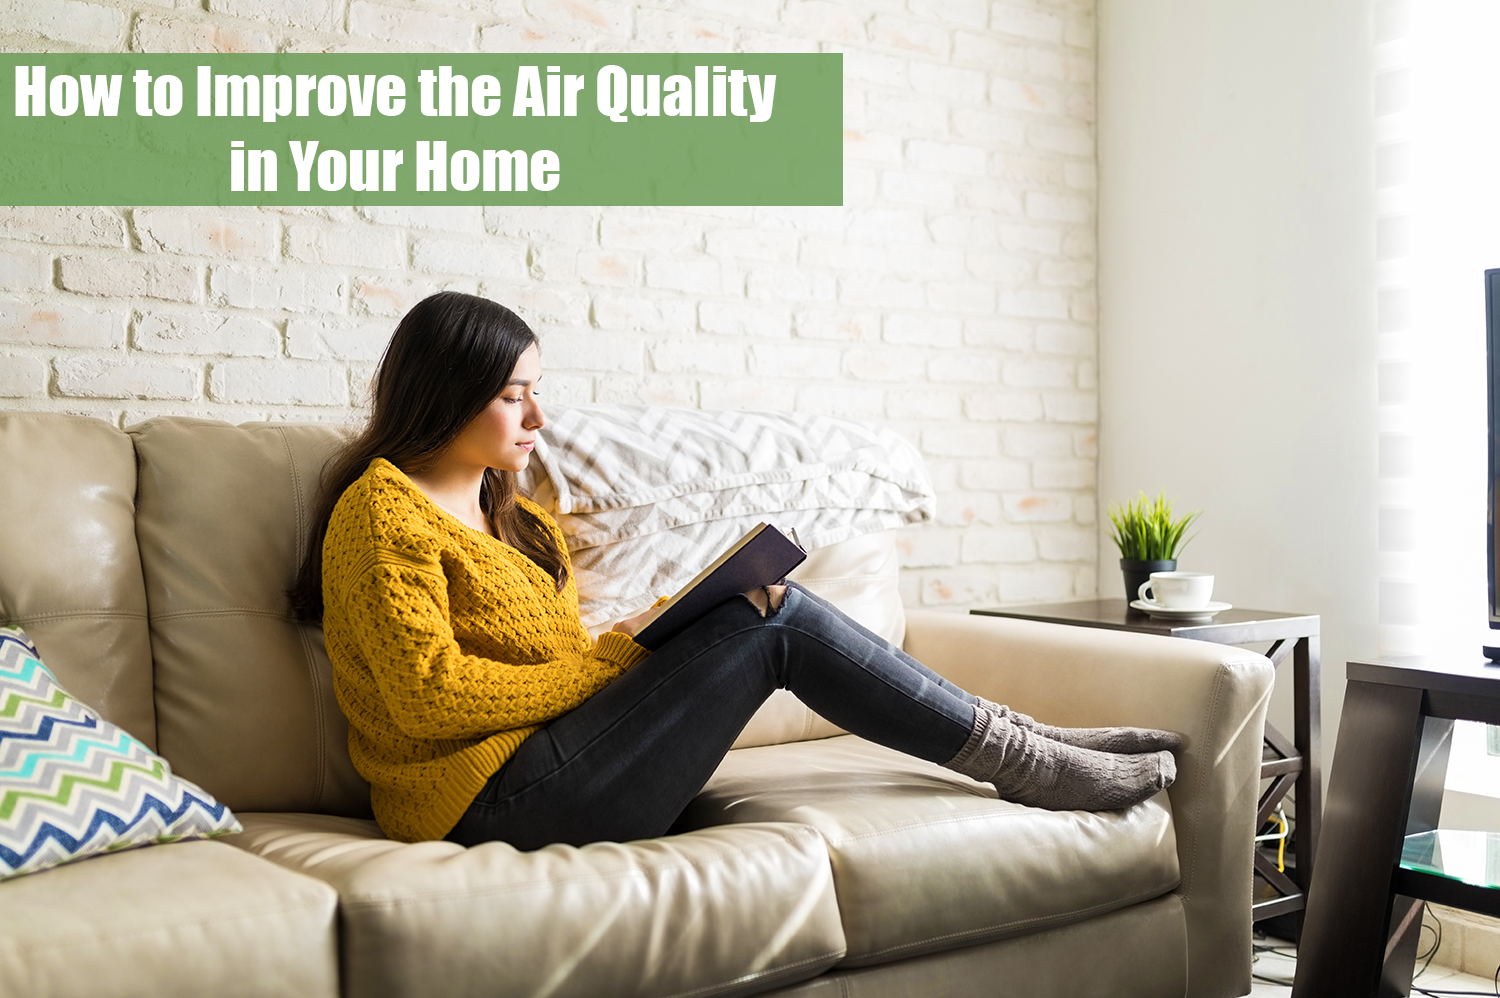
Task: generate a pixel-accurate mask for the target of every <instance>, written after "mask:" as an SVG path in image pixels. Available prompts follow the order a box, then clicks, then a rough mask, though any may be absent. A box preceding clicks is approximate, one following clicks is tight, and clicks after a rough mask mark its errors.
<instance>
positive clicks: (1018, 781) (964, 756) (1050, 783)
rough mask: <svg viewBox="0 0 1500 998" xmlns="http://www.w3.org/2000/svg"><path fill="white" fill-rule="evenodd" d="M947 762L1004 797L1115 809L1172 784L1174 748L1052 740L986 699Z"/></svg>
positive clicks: (1067, 807) (1068, 807)
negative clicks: (1135, 749) (1140, 749)
mask: <svg viewBox="0 0 1500 998" xmlns="http://www.w3.org/2000/svg"><path fill="white" fill-rule="evenodd" d="M947 765H948V768H949V769H952V770H956V771H957V772H960V773H962V774H964V775H965V776H967V777H970V778H971V779H975V780H979V781H981V782H985V783H993V784H994V785H995V789H996V790H997V791H999V794H1000V797H1001V799H1002V800H1009V801H1015V802H1016V803H1018V804H1025V805H1027V806H1028V807H1044V808H1047V809H1048V810H1051V811H1112V810H1114V809H1116V808H1122V807H1129V806H1130V805H1132V804H1136V803H1139V802H1140V801H1143V800H1145V799H1146V798H1147V797H1150V796H1151V795H1152V794H1154V793H1156V792H1157V791H1159V790H1164V789H1166V788H1167V787H1169V786H1171V785H1172V781H1173V780H1174V779H1176V777H1177V763H1176V761H1175V760H1174V759H1173V758H1172V753H1170V752H1166V751H1161V752H1144V753H1139V754H1135V755H1120V754H1117V753H1113V752H1098V751H1095V750H1094V749H1087V748H1079V747H1078V746H1076V745H1068V744H1065V743H1063V742H1058V741H1053V740H1052V739H1050V738H1047V737H1044V736H1043V735H1040V734H1038V733H1037V732H1035V731H1033V730H1031V729H1030V728H1027V727H1025V726H1023V725H1021V724H1019V723H1017V722H1016V721H1015V719H1014V717H1013V716H1012V715H1011V714H1010V713H1009V712H1007V713H1005V714H1000V713H998V712H996V711H993V710H990V709H989V708H988V707H986V706H984V704H982V703H981V704H977V705H976V706H975V707H974V730H973V731H972V732H970V733H969V740H968V741H967V742H965V743H964V747H963V748H962V749H960V750H959V752H958V755H956V756H954V757H953V758H952V759H951V760H949V762H948V764H947Z"/></svg>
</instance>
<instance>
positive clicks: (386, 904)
mask: <svg viewBox="0 0 1500 998" xmlns="http://www.w3.org/2000/svg"><path fill="white" fill-rule="evenodd" d="M786 824H793V823H791V822H786ZM719 827H733V826H719ZM798 827H802V828H806V829H807V830H808V831H807V832H806V833H805V834H803V833H795V832H794V833H790V835H789V834H788V833H783V832H781V831H780V830H771V829H767V831H770V832H771V834H774V835H776V836H777V837H778V838H780V839H781V841H782V842H784V843H785V844H787V845H801V844H802V843H801V842H798V841H796V840H795V839H794V838H792V837H790V836H797V837H798V838H804V839H805V838H818V839H822V836H821V834H820V833H819V832H818V831H817V829H815V828H812V827H811V826H808V825H800V826H798ZM825 841H826V840H825ZM768 848H770V846H769V844H768V845H757V846H750V847H745V846H739V845H737V846H734V847H732V848H731V849H730V850H729V851H732V852H734V853H735V854H736V855H737V856H743V855H745V854H747V853H750V852H756V851H764V850H766V849H768ZM257 855H259V854H257ZM825 855H826V852H825ZM262 858H264V859H270V858H271V857H269V856H263V857H262ZM723 859H724V857H723V856H714V857H712V858H711V859H704V860H692V859H685V860H682V861H680V862H677V863H674V864H672V865H671V866H658V867H655V868H653V869H652V870H651V871H650V872H651V873H654V874H659V873H672V872H675V871H678V870H683V869H688V868H692V869H695V870H696V869H702V868H704V867H706V866H709V865H714V864H717V863H719V862H722V860H723ZM288 869H293V870H294V872H299V873H307V874H308V875H309V876H316V874H314V873H312V872H311V871H310V870H306V869H303V868H300V867H299V868H291V867H288ZM645 873H646V871H643V870H622V871H619V872H617V873H609V874H594V875H591V876H576V877H566V878H557V877H549V878H547V879H545V880H531V881H525V882H517V883H510V884H497V885H495V886H493V887H487V888H483V889H475V888H465V889H463V890H462V891H458V892H455V891H442V892H429V893H423V894H416V893H410V894H407V895H406V896H405V897H401V898H390V899H380V900H376V899H373V898H370V899H361V898H350V899H347V900H345V899H344V895H343V892H342V891H340V892H339V898H340V904H347V905H350V906H351V907H358V908H366V909H386V908H389V909H394V908H403V907H406V906H408V905H411V904H431V903H433V902H436V901H442V900H444V899H447V898H452V897H464V898H471V897H496V896H502V895H506V894H513V893H516V892H518V891H524V890H531V889H535V888H538V887H544V886H547V885H550V884H590V883H610V882H613V881H618V880H622V879H626V878H629V877H633V876H640V875H644V874H645ZM831 879H832V875H831V873H830V880H831Z"/></svg>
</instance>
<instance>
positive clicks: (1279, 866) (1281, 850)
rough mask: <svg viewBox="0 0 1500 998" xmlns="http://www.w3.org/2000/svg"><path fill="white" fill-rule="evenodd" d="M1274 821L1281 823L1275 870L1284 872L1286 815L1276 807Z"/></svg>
mask: <svg viewBox="0 0 1500 998" xmlns="http://www.w3.org/2000/svg"><path fill="white" fill-rule="evenodd" d="M1276 821H1277V823H1278V824H1280V825H1281V841H1280V842H1278V843H1277V844H1276V870H1277V872H1279V873H1285V872H1286V836H1287V824H1286V815H1284V814H1282V813H1281V809H1280V808H1277V809H1276Z"/></svg>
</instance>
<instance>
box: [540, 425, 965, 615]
mask: <svg viewBox="0 0 1500 998" xmlns="http://www.w3.org/2000/svg"><path fill="white" fill-rule="evenodd" d="M548 419H549V422H548V424H547V426H546V427H544V428H543V429H542V431H541V433H540V434H539V440H538V444H537V448H536V452H535V455H536V457H537V458H538V460H537V461H534V462H532V466H531V468H530V469H528V470H527V472H526V473H525V474H523V475H522V478H521V486H522V488H523V489H525V490H528V491H529V492H530V493H531V494H532V497H533V498H534V499H535V500H536V501H537V502H538V503H540V504H541V505H542V507H543V508H545V509H547V511H548V512H550V513H551V514H552V515H553V516H554V517H556V518H557V521H558V524H559V525H560V526H561V527H562V530H563V534H564V536H565V537H566V538H567V542H568V549H569V551H570V552H571V553H572V557H573V567H574V570H575V572H576V573H577V577H578V589H579V605H580V610H581V611H582V614H583V619H584V623H585V624H587V625H589V626H594V625H596V624H598V623H601V622H603V621H606V620H610V619H613V618H616V617H620V616H624V615H626V614H630V613H634V612H636V611H638V610H640V609H643V608H644V607H646V606H648V605H650V603H651V602H652V601H653V600H654V599H655V598H656V597H657V596H659V595H668V594H670V593H672V592H675V591H676V590H677V589H678V588H680V587H681V586H682V585H683V584H684V583H686V582H687V581H688V580H689V579H691V578H692V577H693V576H694V575H696V574H697V573H698V572H699V571H700V570H701V569H702V567H703V565H704V564H706V563H707V562H708V561H711V560H712V559H713V558H714V557H716V556H717V555H718V553H719V552H720V551H722V550H723V549H724V548H727V547H728V546H729V545H730V544H731V543H733V542H734V541H735V540H737V539H738V538H739V537H740V535H742V534H743V533H744V532H745V531H746V530H748V529H750V528H751V527H753V526H754V525H755V524H756V523H758V522H759V521H761V520H766V521H768V522H771V523H774V524H776V525H777V526H778V527H781V528H782V529H783V530H787V529H789V528H790V529H794V530H796V532H797V536H798V538H799V539H800V540H801V541H802V544H803V545H804V546H805V547H808V548H816V547H824V546H826V545H829V544H835V543H837V542H839V541H842V540H846V539H848V538H850V537H856V536H859V535H860V534H865V533H869V532H872V531H876V530H884V529H887V528H890V527H898V526H901V525H903V524H907V523H917V522H920V521H922V520H928V519H931V518H932V517H933V515H934V513H935V510H936V497H935V496H934V494H933V490H932V483H931V481H930V480H929V479H928V476H927V470H926V468H925V466H924V465H923V463H922V457H921V454H920V453H918V451H917V449H916V447H914V446H913V445H912V444H911V443H910V441H908V440H906V439H905V438H904V437H902V436H901V435H900V434H897V433H896V432H894V431H892V430H887V429H884V428H881V427H877V426H871V425H868V424H864V423H856V422H851V421H849V420H843V419H835V418H833V417H829V416H813V415H808V414H803V413H773V412H711V411H705V410H699V409H673V408H666V407H658V406H652V407H645V406H615V405H581V406H572V407H567V408H556V409H549V411H548Z"/></svg>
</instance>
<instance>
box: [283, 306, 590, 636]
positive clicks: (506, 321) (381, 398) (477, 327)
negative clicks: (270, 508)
mask: <svg viewBox="0 0 1500 998" xmlns="http://www.w3.org/2000/svg"><path fill="white" fill-rule="evenodd" d="M536 342H537V338H536V334H535V333H533V332H532V331H531V327H530V326H528V325H526V323H525V322H524V321H523V320H522V319H521V317H520V316H518V315H516V314H515V313H514V312H512V311H511V310H510V309H508V308H506V307H505V306H504V305H500V304H498V303H496V302H492V301H490V300H489V299H487V298H478V297H475V296H474V295H467V294H462V293H460V292H457V291H443V292H440V293H439V294H435V295H432V296H431V297H429V298H424V299H422V300H421V301H419V302H418V303H417V304H416V305H415V306H413V307H412V310H411V311H410V312H407V313H406V315H405V316H404V317H403V318H402V319H401V322H400V324H399V325H397V326H396V332H395V334H394V335H393V336H391V342H390V343H388V344H387V345H386V348H385V355H384V356H383V357H381V359H380V367H379V369H378V370H377V371H376V372H375V382H374V399H373V404H372V406H371V412H370V422H369V424H368V425H367V426H366V427H365V429H364V431H363V432H362V433H360V434H359V436H357V437H355V438H354V439H353V440H352V441H350V443H349V444H348V445H347V446H345V447H344V449H343V450H342V451H340V452H339V453H338V454H337V455H335V456H334V457H333V459H332V460H330V461H329V462H328V464H327V466H326V467H325V468H324V470H323V481H322V489H321V492H320V493H319V495H318V501H317V504H316V506H314V508H313V518H312V530H311V531H310V532H309V533H308V536H307V547H306V548H304V549H303V553H302V565H301V567H300V568H299V569H298V571H297V579H296V581H295V582H294V583H292V586H291V588H290V589H288V590H287V596H288V597H289V598H290V600H291V603H292V610H293V612H294V613H296V615H297V619H299V620H303V621H307V622H315V621H319V620H322V619H323V538H324V536H325V535H326V534H327V532H328V519H329V517H331V516H332V515H333V507H334V506H335V505H337V504H338V501H339V498H340V497H341V496H342V495H343V494H344V491H345V490H346V489H348V488H349V486H351V485H353V484H354V483H355V481H357V480H358V479H359V477H360V476H361V475H363V474H364V473H365V468H366V467H368V466H369V464H370V462H371V461H373V460H374V459H375V458H377V457H383V458H385V459H386V460H387V461H389V462H391V463H392V464H394V465H395V466H396V467H398V468H400V469H401V470H402V471H406V472H417V473H420V472H422V471H425V470H426V469H428V468H430V467H432V465H433V464H434V463H435V462H436V461H437V459H438V458H439V457H441V456H442V453H443V451H444V450H445V449H446V448H447V447H448V445H449V444H450V443H452V442H453V438H454V437H456V436H458V434H459V432H460V431H461V430H463V428H464V427H465V426H468V425H469V423H470V422H471V421H472V420H473V419H474V417H475V416H478V415H479V414H480V413H481V412H482V411H483V410H484V408H485V406H487V405H489V404H490V403H491V402H493V401H494V400H495V398H496V397H497V396H498V395H499V394H500V392H501V391H502V390H503V389H504V388H505V385H506V383H507V382H509V380H510V376H511V373H512V372H513V371H514V370H515V367H516V361H517V360H518V359H519V358H520V356H521V354H523V353H524V352H526V350H527V349H528V348H530V347H531V346H533V345H535V344H536ZM479 506H480V508H481V509H482V510H483V511H484V514H485V516H487V517H489V520H490V523H492V524H493V525H494V527H495V533H496V534H497V535H498V536H499V537H500V538H501V539H502V540H504V541H505V542H506V543H507V544H510V545H511V546H512V547H514V548H516V549H517V550H519V551H520V552H521V553H522V554H524V555H526V557H528V558H530V559H531V560H532V561H533V562H535V563H536V564H537V565H538V566H540V567H541V569H542V570H543V571H544V572H546V573H547V574H548V575H550V576H552V578H553V579H555V580H556V581H557V590H558V592H561V591H562V589H563V587H564V586H565V585H567V582H568V568H567V562H566V561H565V560H564V558H563V554H562V551H561V550H560V549H559V548H558V545H557V540H556V538H555V537H554V536H553V534H552V532H551V531H550V530H549V529H547V526H546V525H545V524H544V523H542V522H541V520H540V519H538V518H537V517H536V516H535V515H533V514H532V513H530V512H528V511H527V510H526V509H525V508H524V507H522V506H520V505H518V504H517V503H516V476H515V475H514V474H513V473H512V472H509V471H497V470H495V469H494V468H488V469H486V470H485V473H484V482H483V484H482V485H481V486H480V490H479Z"/></svg>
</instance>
